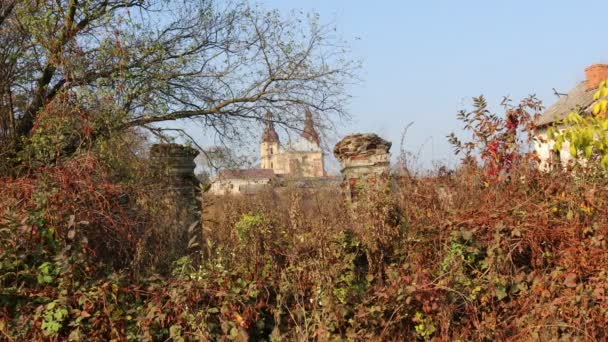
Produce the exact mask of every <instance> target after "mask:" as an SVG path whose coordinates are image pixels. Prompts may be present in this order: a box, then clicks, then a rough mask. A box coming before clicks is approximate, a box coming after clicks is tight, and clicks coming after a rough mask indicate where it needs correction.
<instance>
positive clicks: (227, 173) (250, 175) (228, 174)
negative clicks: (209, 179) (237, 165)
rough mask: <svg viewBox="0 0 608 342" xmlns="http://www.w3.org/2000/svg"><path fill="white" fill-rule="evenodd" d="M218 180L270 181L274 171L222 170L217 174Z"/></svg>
mask: <svg viewBox="0 0 608 342" xmlns="http://www.w3.org/2000/svg"><path fill="white" fill-rule="evenodd" d="M217 178H218V179H221V180H225V179H270V178H274V171H272V170H271V169H238V170H237V169H234V170H222V171H220V173H219V174H218V177H217Z"/></svg>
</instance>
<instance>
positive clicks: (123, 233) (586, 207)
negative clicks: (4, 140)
mask: <svg viewBox="0 0 608 342" xmlns="http://www.w3.org/2000/svg"><path fill="white" fill-rule="evenodd" d="M514 108H515V110H517V108H518V107H514ZM499 126H501V127H502V124H500V125H499ZM505 129H506V126H505ZM490 131H491V132H494V133H496V132H499V131H500V130H499V131H495V130H494V129H492V130H490ZM490 131H488V132H490ZM500 132H503V133H504V132H506V131H500ZM494 133H492V134H494ZM497 134H498V133H497ZM503 136H504V135H503V134H502V133H500V134H498V135H491V136H490V138H488V139H486V140H487V142H488V144H485V143H484V142H483V141H486V140H483V141H482V143H481V144H482V145H481V146H482V148H486V147H488V146H490V145H491V144H492V143H491V141H493V140H494V139H499V140H500V139H502V138H500V137H503ZM505 139H506V138H505ZM501 141H507V142H508V141H509V140H508V139H507V140H501ZM506 146H509V145H508V143H507V145H506ZM473 147H475V148H478V147H477V145H474V146H473ZM500 151H503V152H504V153H503V152H501V155H508V154H509V153H518V156H517V157H515V158H513V159H512V160H514V161H516V162H512V163H510V164H509V165H508V167H507V166H504V167H503V166H500V165H499V166H500V168H501V169H500V170H501V171H500V177H498V178H497V175H496V174H494V173H492V172H488V170H489V169H488V167H492V166H493V165H494V164H493V163H494V162H495V161H496V160H495V159H492V160H491V161H488V163H489V164H487V165H484V164H482V165H481V166H480V167H477V166H476V165H475V163H466V164H465V165H464V166H462V167H460V168H458V169H457V170H455V172H454V173H445V172H442V173H438V175H432V174H429V175H417V176H415V177H414V176H412V175H411V174H410V175H401V174H394V175H393V176H392V178H391V181H390V183H389V184H386V185H390V186H387V187H383V186H378V187H369V186H366V187H364V188H363V189H361V190H362V191H361V193H360V195H359V197H358V199H359V203H357V205H355V206H351V205H349V204H346V203H344V201H343V200H342V198H341V195H340V193H339V189H334V188H328V189H301V188H279V189H275V190H272V191H268V192H264V193H260V194H257V195H256V196H243V197H238V196H237V197H230V196H226V197H214V196H210V195H205V196H204V201H203V203H204V204H205V205H204V208H202V212H203V213H202V214H203V218H204V220H203V222H202V227H201V229H202V236H203V240H202V241H201V244H200V245H201V250H200V253H201V258H193V257H190V256H182V257H181V258H177V257H175V258H174V256H175V255H173V254H175V253H173V254H171V253H168V252H163V251H162V248H163V244H162V242H163V241H166V242H167V245H169V244H170V243H169V241H170V240H171V236H163V235H156V237H155V238H151V237H150V236H147V235H146V233H149V232H156V233H155V234H161V233H162V231H156V230H155V225H156V224H158V222H162V220H159V219H158V216H163V215H165V214H167V212H168V211H166V208H165V207H163V206H162V205H155V204H157V202H159V201H158V200H155V197H154V196H156V195H157V193H155V192H150V191H148V190H149V189H150V188H146V187H143V188H142V183H137V182H136V179H137V177H129V178H128V179H129V181H128V182H124V183H119V182H116V179H117V175H116V174H115V173H113V172H112V171H113V170H114V169H113V168H112V165H114V164H113V163H114V162H115V161H112V163H110V164H107V163H105V162H104V161H103V160H100V159H99V157H98V156H97V155H96V154H94V153H81V154H79V155H78V156H77V157H73V158H68V159H64V160H59V161H58V162H57V163H56V164H55V165H51V166H47V167H44V168H40V169H38V170H37V172H36V173H31V174H24V175H21V176H19V177H10V178H9V177H5V178H2V180H1V182H2V195H3V196H2V198H1V199H0V271H1V272H0V336H2V337H1V339H2V340H9V341H10V340H14V341H21V340H72V341H79V340H86V341H89V340H131V341H137V340H154V341H163V340H174V341H191V340H201V341H206V340H236V341H243V340H267V341H280V340H394V341H404V340H462V341H468V340H534V339H536V340H541V341H545V340H603V339H606V338H608V336H607V335H606V332H605V326H606V324H608V305H607V301H608V295H607V291H608V272H607V271H606V269H607V267H606V266H607V265H608V248H607V242H606V237H607V236H608V212H607V210H606V208H608V200H607V198H608V182H607V181H606V179H605V178H602V177H596V176H593V177H590V176H587V175H585V174H582V175H579V174H572V173H570V172H566V171H563V170H552V171H550V172H539V171H537V170H536V169H535V168H532V167H530V160H528V159H526V158H527V157H526V153H527V151H526V150H525V149H524V148H521V146H512V147H508V148H507V147H504V149H500ZM473 157H474V155H473ZM500 158H502V157H500ZM500 158H499V159H500ZM127 169H128V168H125V169H123V170H122V171H121V172H127V171H125V170H127ZM144 183H145V182H144ZM163 238H164V239H165V240H163ZM149 240H154V241H155V242H154V243H153V244H148V243H145V242H146V241H149ZM165 248H167V249H170V247H169V246H165ZM173 252H175V251H173ZM141 255H147V256H148V257H143V258H142V257H141ZM155 255H160V257H159V258H161V259H162V258H165V260H163V261H164V262H165V263H170V262H171V261H173V262H172V270H171V272H160V269H159V268H157V267H155V266H154V263H147V262H143V263H142V260H148V259H149V258H152V257H153V256H155Z"/></svg>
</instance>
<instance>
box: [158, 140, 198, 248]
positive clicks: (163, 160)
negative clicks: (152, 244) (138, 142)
mask: <svg viewBox="0 0 608 342" xmlns="http://www.w3.org/2000/svg"><path fill="white" fill-rule="evenodd" d="M197 155H198V151H197V150H195V149H193V148H190V147H186V146H182V145H179V144H155V145H153V146H152V148H151V149H150V159H151V160H152V161H153V164H154V165H155V168H156V172H158V173H159V176H160V179H161V181H162V184H159V190H160V198H159V199H158V200H159V201H162V202H161V203H163V206H165V207H166V210H168V211H167V213H168V214H167V217H166V220H167V222H164V223H162V225H164V226H166V227H163V228H162V229H163V231H164V238H165V239H166V242H167V244H168V245H171V248H172V249H174V250H175V254H177V255H179V254H182V255H184V254H185V253H186V252H187V249H188V242H189V241H194V240H192V239H193V237H195V236H196V235H198V234H199V233H200V230H198V229H195V230H194V231H190V230H189V228H190V227H191V226H192V225H193V223H195V222H197V221H198V220H199V219H200V217H199V214H200V207H201V205H200V203H199V200H198V199H199V191H198V180H197V179H196V177H195V175H194V169H195V167H196V164H195V162H194V158H196V156H197ZM171 212H172V213H171Z"/></svg>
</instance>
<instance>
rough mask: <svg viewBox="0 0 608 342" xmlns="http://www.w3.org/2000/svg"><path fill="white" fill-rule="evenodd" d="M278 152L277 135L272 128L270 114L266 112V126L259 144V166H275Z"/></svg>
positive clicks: (272, 167)
mask: <svg viewBox="0 0 608 342" xmlns="http://www.w3.org/2000/svg"><path fill="white" fill-rule="evenodd" d="M278 153H279V135H278V134H277V132H276V131H275V130H274V124H273V123H272V114H271V113H270V112H266V128H265V129H264V134H262V143H261V145H260V156H261V164H262V165H261V168H262V169H271V170H272V169H274V168H275V167H276V165H275V163H276V157H275V156H276V155H277V154H278Z"/></svg>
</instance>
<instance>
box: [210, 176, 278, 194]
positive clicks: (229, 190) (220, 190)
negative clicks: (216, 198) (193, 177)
mask: <svg viewBox="0 0 608 342" xmlns="http://www.w3.org/2000/svg"><path fill="white" fill-rule="evenodd" d="M268 184H270V179H268V178H265V179H218V180H216V181H215V182H213V184H211V188H209V192H210V193H212V194H214V195H229V194H241V193H245V192H250V191H251V189H255V188H258V187H259V188H263V187H264V186H266V185H268Z"/></svg>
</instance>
